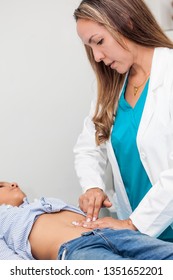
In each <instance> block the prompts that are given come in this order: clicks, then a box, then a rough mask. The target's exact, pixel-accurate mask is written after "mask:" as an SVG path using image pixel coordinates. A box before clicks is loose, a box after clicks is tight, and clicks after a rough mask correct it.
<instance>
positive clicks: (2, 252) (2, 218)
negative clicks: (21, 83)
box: [0, 197, 85, 260]
mask: <svg viewBox="0 0 173 280" xmlns="http://www.w3.org/2000/svg"><path fill="white" fill-rule="evenodd" d="M61 210H69V211H72V212H76V213H80V214H82V215H85V214H84V213H83V212H82V211H81V210H80V209H79V208H77V207H74V206H72V205H67V204H66V203H64V202H63V201H61V200H59V199H56V198H45V197H42V198H40V199H39V200H37V201H35V202H32V203H29V201H28V198H27V197H25V198H24V202H23V204H21V205H20V206H19V207H16V206H15V207H14V206H11V205H5V204H3V205H0V260H26V259H27V260H28V259H29V260H34V257H33V256H32V253H31V247H30V243H29V241H28V236H29V234H30V231H31V228H32V226H33V224H34V222H35V220H36V219H37V217H39V216H40V215H41V214H43V213H53V212H59V211H61Z"/></svg>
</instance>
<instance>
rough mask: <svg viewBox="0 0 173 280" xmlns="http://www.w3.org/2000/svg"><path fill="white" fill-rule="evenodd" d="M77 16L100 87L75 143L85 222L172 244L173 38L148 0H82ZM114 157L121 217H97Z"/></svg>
mask: <svg viewBox="0 0 173 280" xmlns="http://www.w3.org/2000/svg"><path fill="white" fill-rule="evenodd" d="M74 16H75V19H76V22H77V33H78V35H79V37H80V38H81V40H82V42H83V44H84V46H85V49H86V53H87V56H88V58H89V62H90V64H91V66H92V68H93V70H94V72H95V75H96V78H97V86H98V92H97V98H96V100H95V101H93V103H92V106H91V111H90V114H89V116H88V117H87V118H86V119H85V122H84V127H83V131H82V133H81V135H80V136H79V138H78V140H77V143H76V146H75V148H74V152H75V168H76V172H77V175H78V177H79V180H80V183H81V186H82V188H83V194H82V195H81V197H80V199H79V204H80V207H81V209H82V210H83V211H85V212H86V213H87V219H86V221H85V222H83V223H82V224H83V226H84V227H88V228H104V227H110V228H114V229H115V228H116V229H122V228H127V229H133V230H139V231H140V232H142V233H145V234H147V235H150V236H154V237H158V238H160V239H163V240H167V241H170V242H173V74H172V71H173V43H172V42H171V41H170V40H169V39H168V38H167V37H166V36H165V34H164V33H163V31H162V30H161V28H160V27H159V25H158V24H157V22H156V20H155V19H154V17H153V15H152V14H151V12H150V11H149V9H148V8H147V6H146V5H145V4H144V2H143V1H142V0H83V1H82V2H81V4H80V5H79V7H78V9H76V10H75V13H74ZM108 160H109V162H110V163H111V166H112V171H113V178H114V188H115V193H114V197H113V199H114V202H115V204H116V211H117V215H118V219H113V218H101V219H97V218H98V214H99V210H100V208H101V207H102V206H104V207H110V206H111V205H112V204H111V202H110V201H109V199H108V196H107V194H106V192H105V188H106V187H105V182H104V176H105V170H106V165H107V162H108ZM79 224H80V225H81V223H80V222H79Z"/></svg>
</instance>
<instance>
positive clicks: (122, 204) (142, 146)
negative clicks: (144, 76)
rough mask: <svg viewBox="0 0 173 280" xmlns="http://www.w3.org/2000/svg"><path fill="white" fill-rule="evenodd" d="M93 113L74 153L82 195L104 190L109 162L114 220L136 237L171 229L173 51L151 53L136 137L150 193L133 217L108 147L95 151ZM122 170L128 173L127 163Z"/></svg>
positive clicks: (156, 234)
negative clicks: (132, 230) (123, 222)
mask: <svg viewBox="0 0 173 280" xmlns="http://www.w3.org/2000/svg"><path fill="white" fill-rule="evenodd" d="M94 107H95V106H94V103H93V105H92V108H91V111H90V114H89V116H88V117H87V118H86V119H85V122H84V128H83V131H82V133H81V135H80V136H79V138H78V141H77V144H76V146H75V147H74V152H75V168H76V172H77V175H78V177H79V181H80V184H81V186H82V188H83V191H86V190H87V189H89V188H92V187H100V188H101V189H103V190H105V182H104V180H105V178H104V177H105V168H106V165H107V161H108V160H109V161H110V164H111V166H112V171H113V179H114V187H115V194H114V200H115V202H116V211H117V215H118V218H119V219H126V218H128V217H130V218H131V220H132V222H133V224H134V225H135V226H136V227H137V228H138V229H139V231H141V232H143V233H146V234H148V235H150V236H156V237H157V236H159V235H160V234H161V232H162V231H164V229H166V228H167V227H168V226H169V225H171V226H172V227H173V50H172V49H167V48H156V49H155V51H154V56H153V62H152V69H151V75H150V82H149V89H148V95H147V99H146V103H145V107H144V111H143V114H142V118H141V122H140V125H139V129H138V134H137V147H138V150H139V154H140V158H141V161H142V163H143V166H144V168H145V170H146V172H147V174H148V177H149V179H150V181H151V183H152V188H151V189H150V190H149V192H148V193H147V194H146V195H145V197H144V198H143V200H142V201H141V202H140V204H139V205H138V207H137V208H136V209H135V211H133V212H132V209H131V206H130V203H129V200H128V197H127V194H126V191H125V187H124V184H123V181H122V178H121V175H120V171H119V167H118V164H117V161H116V158H115V155H114V152H113V148H112V145H111V141H110V140H109V141H107V142H106V143H105V144H102V145H101V146H99V147H98V146H96V144H95V128H94V124H93V122H92V116H93V112H94ZM127 141H128V139H127ZM127 164H128V165H129V168H130V162H127ZM139 188H140V186H139Z"/></svg>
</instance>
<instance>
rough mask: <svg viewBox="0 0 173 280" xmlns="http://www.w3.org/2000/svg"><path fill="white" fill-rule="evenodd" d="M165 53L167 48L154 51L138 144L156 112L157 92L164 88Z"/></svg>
mask: <svg viewBox="0 0 173 280" xmlns="http://www.w3.org/2000/svg"><path fill="white" fill-rule="evenodd" d="M164 52H165V48H156V49H155V51H154V55H153V62H152V68H151V75H150V82H149V87H148V94H147V98H146V102H145V106H144V110H143V114H142V117H141V122H140V125H139V129H138V134H137V143H139V142H140V140H141V139H142V137H143V134H144V133H145V131H146V129H147V127H148V125H149V124H150V121H151V119H152V116H153V113H154V110H155V105H156V99H157V91H158V89H159V88H160V87H161V86H163V83H164V75H165V69H166V63H165V61H166V59H165V56H166V55H167V52H165V53H164Z"/></svg>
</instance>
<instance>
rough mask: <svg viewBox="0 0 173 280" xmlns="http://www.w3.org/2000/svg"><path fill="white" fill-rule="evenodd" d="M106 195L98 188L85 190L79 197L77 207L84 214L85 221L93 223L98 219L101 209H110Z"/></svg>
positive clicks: (110, 204)
mask: <svg viewBox="0 0 173 280" xmlns="http://www.w3.org/2000/svg"><path fill="white" fill-rule="evenodd" d="M111 206H112V203H111V202H110V200H109V198H108V196H107V195H106V193H105V192H104V191H103V190H101V189H99V188H92V189H89V190H87V191H86V192H85V193H84V194H82V195H81V196H80V197H79V207H80V208H81V210H83V211H84V212H85V213H86V221H87V222H90V221H95V220H97V218H98V215H99V211H100V208H101V207H108V208H109V207H111Z"/></svg>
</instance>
